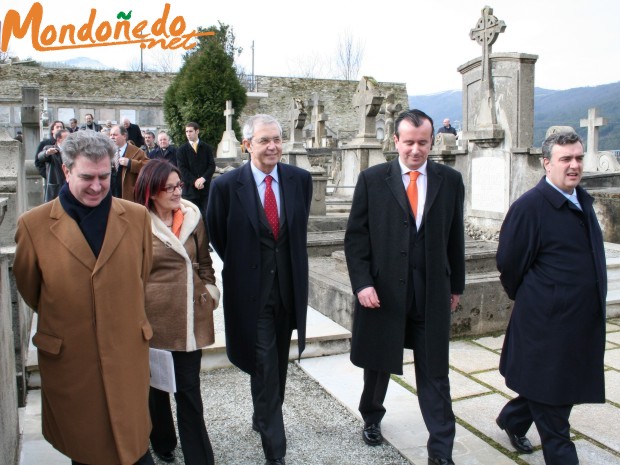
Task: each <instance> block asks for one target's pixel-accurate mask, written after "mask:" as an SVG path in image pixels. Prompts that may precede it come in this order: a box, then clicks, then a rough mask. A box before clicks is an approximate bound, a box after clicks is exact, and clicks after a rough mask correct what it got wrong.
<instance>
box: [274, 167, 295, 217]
mask: <svg viewBox="0 0 620 465" xmlns="http://www.w3.org/2000/svg"><path fill="white" fill-rule="evenodd" d="M278 175H279V178H280V204H284V208H285V212H286V223H287V225H288V227H289V228H290V227H291V224H292V223H293V217H294V216H295V202H296V196H297V186H298V184H297V183H296V182H295V180H294V177H293V173H292V172H289V170H288V167H287V166H285V165H283V164H282V163H278ZM285 199H286V200H285ZM281 216H282V215H280V217H281ZM280 223H281V221H280Z"/></svg>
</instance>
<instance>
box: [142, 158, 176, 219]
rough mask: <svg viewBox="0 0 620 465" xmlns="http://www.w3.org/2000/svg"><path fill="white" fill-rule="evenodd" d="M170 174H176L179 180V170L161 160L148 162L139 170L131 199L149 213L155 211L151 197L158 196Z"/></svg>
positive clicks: (166, 161)
mask: <svg viewBox="0 0 620 465" xmlns="http://www.w3.org/2000/svg"><path fill="white" fill-rule="evenodd" d="M171 173H177V174H178V175H179V178H180V177H181V172H180V171H179V169H178V168H177V167H176V166H174V165H173V164H172V163H170V162H169V161H168V160H164V159H163V158H155V159H153V160H149V162H148V163H147V164H146V165H144V167H143V168H142V169H141V170H140V174H139V175H138V179H137V181H136V187H134V190H133V197H134V200H135V201H136V203H139V204H140V205H144V206H145V207H146V208H148V209H149V210H151V211H154V210H155V204H154V203H153V196H154V195H157V194H159V193H160V192H161V191H162V190H164V188H165V187H166V181H168V176H170V174H171Z"/></svg>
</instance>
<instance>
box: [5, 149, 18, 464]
mask: <svg viewBox="0 0 620 465" xmlns="http://www.w3.org/2000/svg"><path fill="white" fill-rule="evenodd" d="M18 143H19V142H18ZM7 203H8V199H6V198H0V224H1V223H2V219H3V218H4V215H5V212H6V209H7ZM9 261H10V256H9V255H7V254H6V253H3V252H2V251H0V412H2V421H1V422H0V457H2V459H3V463H7V464H9V465H14V464H17V463H19V454H18V453H19V430H20V428H19V416H18V413H17V407H18V396H17V389H16V388H15V375H16V373H15V349H14V338H13V324H12V320H13V318H12V305H11V284H10V273H9Z"/></svg>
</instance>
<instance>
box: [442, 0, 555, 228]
mask: <svg viewBox="0 0 620 465" xmlns="http://www.w3.org/2000/svg"><path fill="white" fill-rule="evenodd" d="M505 29H506V25H505V24H504V22H503V21H500V20H498V19H497V18H496V17H495V16H493V9H492V8H490V7H485V8H484V9H483V10H482V17H481V18H480V19H479V20H478V22H477V24H476V26H475V27H474V28H473V29H472V30H471V32H470V38H471V39H473V40H475V41H476V42H477V43H478V44H480V45H481V47H482V56H481V57H478V58H476V59H474V60H471V61H469V62H467V63H465V64H464V65H461V66H460V67H459V68H458V71H459V72H460V73H461V74H462V76H463V117H462V122H463V123H462V124H463V139H465V140H466V141H467V145H466V147H467V152H468V156H464V157H456V160H455V165H454V167H455V168H456V169H458V170H459V171H460V172H461V173H462V174H463V178H464V181H465V187H466V199H465V215H466V218H468V222H469V223H470V224H471V225H472V227H473V228H474V229H476V230H477V231H479V232H480V233H481V236H480V237H493V236H494V235H495V234H496V233H497V231H499V228H500V227H501V223H502V221H503V219H504V216H505V214H506V212H507V211H508V208H509V206H510V204H511V203H512V202H513V201H514V200H516V199H517V198H518V197H519V196H520V195H521V194H523V193H524V192H525V191H527V190H528V189H530V188H531V187H533V186H534V185H535V184H536V182H538V180H539V179H540V177H541V176H542V175H543V171H542V168H541V164H540V149H538V150H537V149H533V148H532V144H533V139H534V67H535V63H536V60H537V59H538V57H537V56H536V55H529V54H524V53H492V52H491V46H492V45H493V44H494V43H495V41H496V40H497V37H498V35H499V34H500V33H501V32H503V31H504V30H505Z"/></svg>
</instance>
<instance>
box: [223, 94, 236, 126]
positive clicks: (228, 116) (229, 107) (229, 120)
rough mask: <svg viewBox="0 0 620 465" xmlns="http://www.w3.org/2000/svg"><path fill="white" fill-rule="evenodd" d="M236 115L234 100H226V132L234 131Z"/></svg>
mask: <svg viewBox="0 0 620 465" xmlns="http://www.w3.org/2000/svg"><path fill="white" fill-rule="evenodd" d="M234 114H235V110H234V109H233V107H232V100H226V110H224V116H225V117H226V131H232V117H233V115H234Z"/></svg>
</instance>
